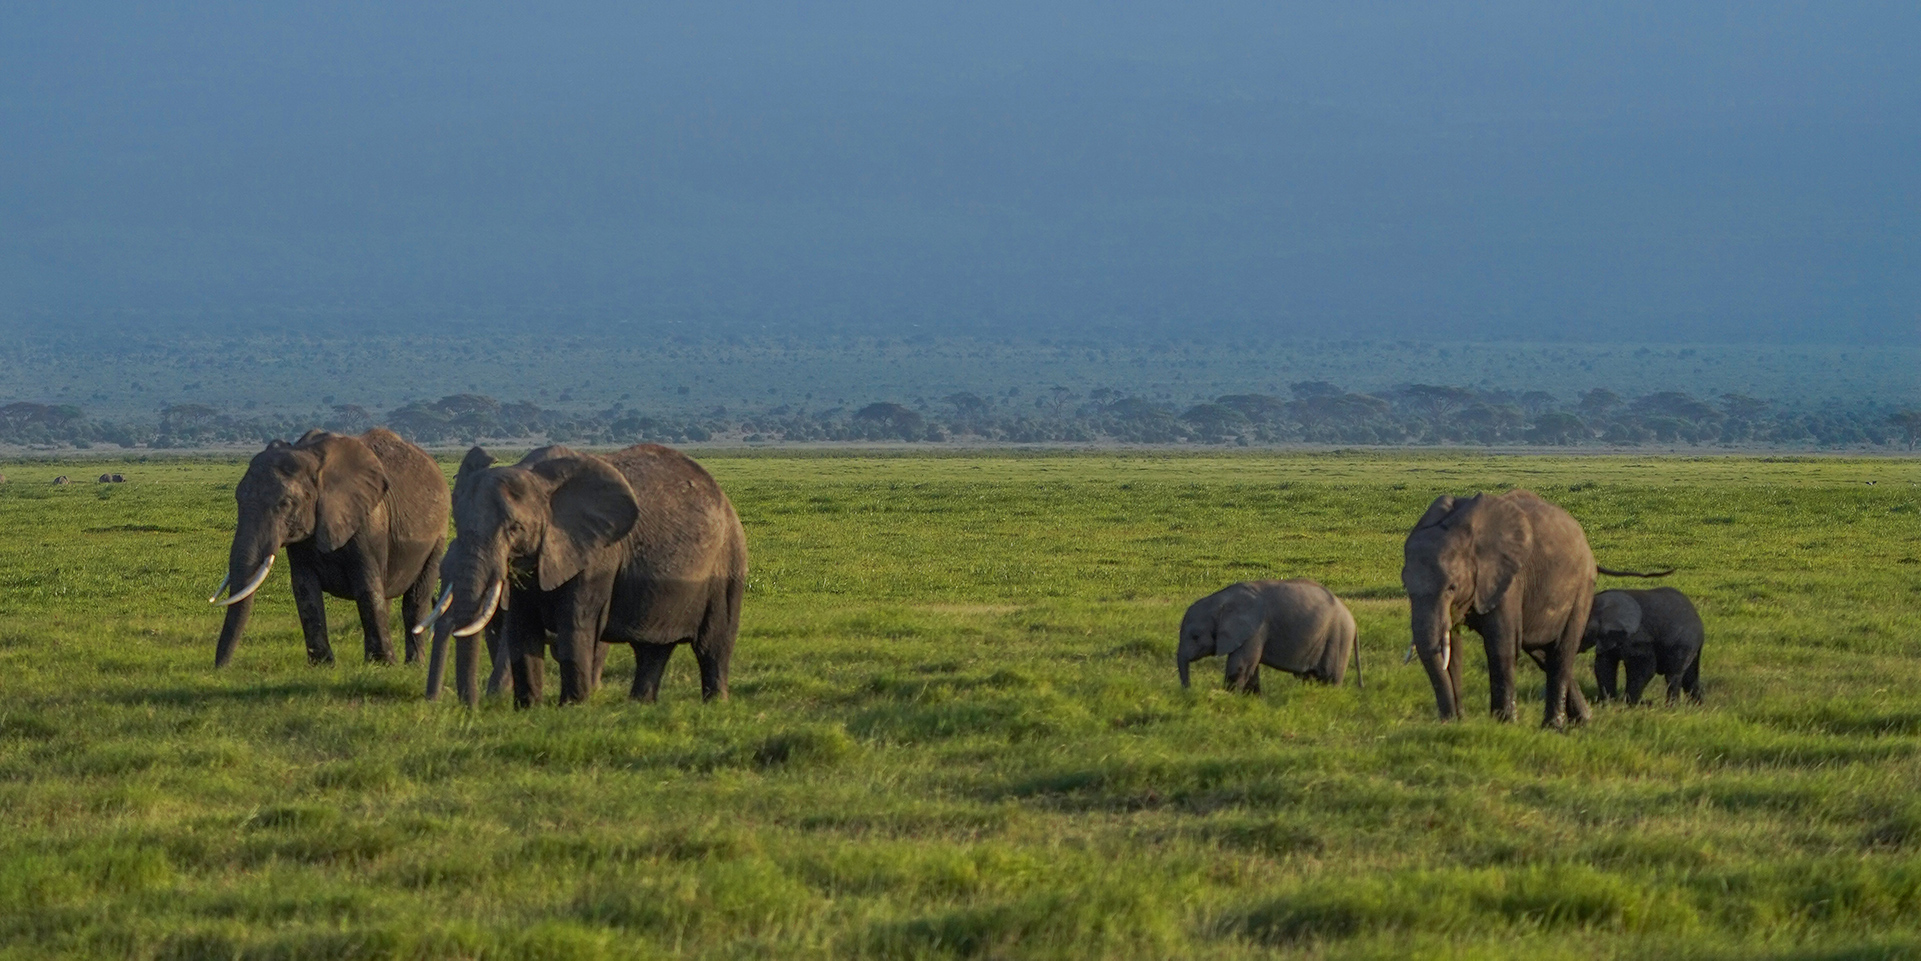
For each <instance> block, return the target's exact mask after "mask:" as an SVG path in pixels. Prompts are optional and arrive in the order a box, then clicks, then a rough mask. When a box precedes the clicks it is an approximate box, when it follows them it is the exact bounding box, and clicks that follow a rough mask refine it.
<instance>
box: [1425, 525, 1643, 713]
mask: <svg viewBox="0 0 1921 961" xmlns="http://www.w3.org/2000/svg"><path fill="white" fill-rule="evenodd" d="M1597 571H1600V572H1604V573H1608V574H1614V575H1617V576H1622V577H1661V576H1665V573H1667V572H1663V573H1659V574H1636V573H1634V572H1631V571H1615V570H1610V569H1608V568H1604V567H1600V568H1597V567H1596V566H1595V563H1594V552H1593V551H1592V550H1590V549H1589V548H1588V542H1587V534H1586V533H1585V532H1584V531H1582V530H1581V525H1580V523H1579V522H1578V521H1576V520H1575V519H1574V517H1573V516H1572V515H1570V514H1569V513H1568V512H1567V511H1565V510H1562V509H1561V508H1559V507H1557V506H1555V505H1553V504H1550V503H1548V502H1547V501H1545V500H1542V499H1541V498H1540V496H1538V495H1536V494H1535V493H1534V492H1532V491H1526V490H1511V491H1508V492H1507V493H1505V494H1475V495H1474V496H1473V497H1461V498H1456V497H1453V496H1451V495H1443V496H1441V497H1437V498H1435V500H1434V503H1432V504H1430V505H1428V508H1427V512H1426V513H1424V514H1422V515H1421V519H1420V520H1419V521H1417V522H1415V524H1414V529H1413V530H1412V531H1410V532H1409V533H1408V535H1407V543H1406V545H1405V547H1404V561H1403V563H1402V566H1401V586H1402V587H1403V588H1405V589H1406V591H1407V600H1408V606H1409V614H1410V626H1411V628H1412V633H1413V642H1414V643H1413V646H1414V650H1415V651H1416V652H1417V653H1419V654H1420V656H1421V664H1422V666H1424V667H1426V668H1427V675H1428V681H1429V682H1430V683H1432V684H1433V686H1434V702H1435V707H1436V709H1437V710H1438V712H1439V713H1440V716H1441V719H1442V720H1444V721H1445V720H1453V719H1454V718H1457V717H1459V716H1460V715H1461V709H1462V705H1461V653H1462V652H1461V635H1460V632H1459V631H1456V630H1455V629H1454V628H1455V627H1456V626H1457V625H1461V624H1465V625H1467V626H1468V627H1469V628H1472V629H1473V630H1474V632H1475V633H1477V634H1479V635H1481V641H1482V644H1483V646H1484V647H1485V648H1486V650H1487V674H1488V701H1489V703H1488V708H1489V710H1490V712H1492V713H1493V715H1494V716H1495V717H1496V718H1498V719H1500V720H1503V721H1510V720H1513V719H1514V715H1515V703H1514V701H1515V687H1514V685H1515V677H1514V670H1515V666H1516V662H1517V660H1518V658H1519V657H1520V655H1522V654H1526V655H1527V656H1528V657H1529V659H1531V660H1533V661H1534V663H1535V664H1538V665H1540V667H1541V669H1542V670H1544V671H1546V672H1547V696H1546V700H1547V710H1546V714H1545V716H1544V718H1543V720H1542V724H1543V726H1545V727H1551V728H1555V729H1561V728H1565V727H1566V726H1567V724H1568V722H1569V721H1574V722H1576V723H1580V722H1583V721H1586V720H1588V718H1589V717H1590V715H1591V711H1590V709H1589V708H1588V704H1587V700H1586V699H1585V698H1583V697H1582V696H1581V687H1580V685H1579V684H1578V683H1576V681H1575V680H1574V656H1575V654H1576V653H1578V652H1579V651H1580V649H1581V637H1582V635H1583V634H1584V633H1585V632H1586V630H1587V622H1588V613H1589V610H1590V608H1591V607H1592V605H1593V601H1594V575H1595V573H1596V572H1597Z"/></svg>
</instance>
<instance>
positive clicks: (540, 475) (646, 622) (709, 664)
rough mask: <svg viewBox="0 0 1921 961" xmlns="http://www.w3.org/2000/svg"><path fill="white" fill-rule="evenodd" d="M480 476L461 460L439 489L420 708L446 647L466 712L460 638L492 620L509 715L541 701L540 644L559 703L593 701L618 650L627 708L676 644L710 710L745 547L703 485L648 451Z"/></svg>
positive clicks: (479, 468)
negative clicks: (623, 662)
mask: <svg viewBox="0 0 1921 961" xmlns="http://www.w3.org/2000/svg"><path fill="white" fill-rule="evenodd" d="M493 462H494V461H493V458H492V457H490V456H488V454H487V452H486V451H484V450H481V449H480V448H478V447H476V448H474V449H472V450H470V451H468V452H467V457H466V459H465V460H463V461H462V462H461V465H460V473H459V475H458V476H457V477H456V478H455V480H454V529H455V532H456V536H455V538H454V542H453V545H452V546H451V547H450V548H449V549H448V551H447V557H446V560H445V561H444V562H443V564H442V571H441V576H442V578H443V580H444V581H445V582H446V588H445V589H444V590H443V591H442V593H441V598H440V600H439V601H437V602H436V603H435V605H434V613H433V614H432V615H431V616H432V618H433V620H434V621H435V622H436V623H437V626H436V627H435V632H434V646H433V658H432V662H431V664H430V666H429V668H428V672H427V696H428V697H429V698H432V697H436V696H438V694H439V692H440V684H441V677H442V673H443V670H444V665H445V661H446V654H447V637H448V635H449V634H451V635H452V636H453V637H454V638H456V647H457V651H456V656H455V659H456V668H455V670H456V675H457V684H458V686H459V688H460V694H461V698H462V700H464V701H466V702H467V703H468V704H473V703H475V702H476V701H477V700H478V699H479V684H478V665H479V657H480V655H479V651H478V649H477V646H476V645H475V643H474V641H473V635H475V634H478V633H480V632H481V631H482V630H483V629H485V627H486V626H487V624H488V623H489V622H490V621H491V620H492V619H493V618H494V616H495V615H496V614H497V613H499V614H503V615H504V616H503V619H504V620H505V622H506V624H505V627H504V629H503V630H502V632H501V639H500V647H501V648H502V649H503V651H504V652H505V654H506V655H507V657H508V658H509V661H510V663H511V665H512V669H513V689H514V703H515V704H516V705H517V706H522V707H525V706H528V705H531V704H536V703H539V701H540V699H541V686H542V672H543V670H544V668H545V663H546V662H545V653H546V648H547V646H548V644H549V639H548V636H549V635H550V634H551V635H552V641H551V643H552V646H553V650H554V657H555V659H556V660H558V661H559V662H560V671H561V673H560V679H561V680H560V700H561V702H562V703H571V702H576V701H581V700H584V699H585V698H586V697H587V696H588V694H590V693H591V692H592V691H593V689H594V687H595V686H596V685H598V683H599V681H600V668H601V663H602V659H603V658H604V657H605V648H604V647H602V645H603V644H629V645H632V647H633V649H634V658H635V668H634V683H633V689H632V690H631V691H630V695H631V696H632V697H634V698H635V699H637V700H643V701H651V700H653V699H654V698H655V697H656V696H657V695H658V693H659V690H660V678H661V674H662V672H663V671H665V670H666V667H667V659H668V657H669V656H670V655H672V654H673V650H674V646H675V645H677V644H683V643H685V644H689V645H691V646H692V647H693V650H694V658H695V660H696V661H697V662H699V664H700V686H701V694H702V695H703V696H704V697H706V698H709V699H712V698H725V697H726V696H727V671H728V664H729V661H730V660H731V659H732V656H733V650H734V640H735V636H736V635H737V634H738V632H739V629H740V603H741V596H742V594H743V593H744V592H745V590H746V585H747V539H746V535H745V533H744V532H743V531H742V530H741V526H740V519H739V517H737V516H736V515H735V513H734V507H733V505H732V504H731V503H729V502H728V500H727V495H726V494H724V493H722V492H721V489H720V485H719V484H717V483H715V482H714V478H713V477H712V475H710V474H708V473H707V471H706V470H705V469H703V468H702V467H701V466H700V465H699V464H697V463H695V462H694V461H693V459H691V458H689V457H687V456H686V455H685V454H682V453H680V452H679V451H676V450H673V449H670V448H667V447H662V446H660V445H658V444H640V445H636V446H634V447H629V448H627V449H625V450H620V451H616V452H614V453H611V454H606V455H602V456H596V455H593V454H583V453H577V452H575V451H571V450H568V449H567V448H565V447H543V448H541V449H539V450H536V451H534V452H532V453H530V454H528V455H527V456H526V457H524V458H522V459H521V461H520V463H518V464H515V465H513V466H511V467H494V466H492V465H493ZM453 625H459V626H458V627H457V628H454V629H452V630H449V628H450V627H453ZM426 626H428V625H426V624H423V625H422V627H423V628H424V627H426Z"/></svg>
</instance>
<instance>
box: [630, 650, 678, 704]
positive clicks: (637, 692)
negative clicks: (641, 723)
mask: <svg viewBox="0 0 1921 961" xmlns="http://www.w3.org/2000/svg"><path fill="white" fill-rule="evenodd" d="M633 648H634V686H633V689H632V690H629V691H628V692H627V696H628V697H630V698H633V699H634V700H636V701H640V702H642V703H645V704H652V703H654V701H655V699H657V698H659V697H660V677H661V675H662V674H665V673H666V672H667V660H668V658H670V657H673V655H674V645H672V644H647V643H644V642H641V641H635V642H634V644H633Z"/></svg>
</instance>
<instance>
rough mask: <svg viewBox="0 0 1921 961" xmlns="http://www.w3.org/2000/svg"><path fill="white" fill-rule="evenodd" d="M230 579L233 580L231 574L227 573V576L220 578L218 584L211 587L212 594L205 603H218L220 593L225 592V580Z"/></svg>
mask: <svg viewBox="0 0 1921 961" xmlns="http://www.w3.org/2000/svg"><path fill="white" fill-rule="evenodd" d="M231 580H233V575H232V574H228V575H227V576H225V577H223V578H221V579H220V586H219V587H216V588H214V589H213V596H212V597H209V598H207V603H209V604H218V603H220V595H222V594H225V593H226V592H227V582H228V581H231Z"/></svg>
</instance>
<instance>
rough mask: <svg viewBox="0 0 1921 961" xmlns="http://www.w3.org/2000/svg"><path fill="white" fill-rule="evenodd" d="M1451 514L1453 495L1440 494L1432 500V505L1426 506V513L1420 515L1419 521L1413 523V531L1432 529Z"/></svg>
mask: <svg viewBox="0 0 1921 961" xmlns="http://www.w3.org/2000/svg"><path fill="white" fill-rule="evenodd" d="M1452 513H1454V495H1453V494H1442V495H1441V496H1439V497H1436V498H1434V503H1432V504H1429V505H1427V513H1425V514H1422V515H1421V519H1420V520H1418V521H1415V522H1414V529H1415V530H1417V531H1418V530H1420V529H1421V528H1423V527H1433V526H1434V525H1436V524H1439V523H1440V522H1441V521H1443V520H1446V519H1447V516H1448V515H1449V514H1452Z"/></svg>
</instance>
